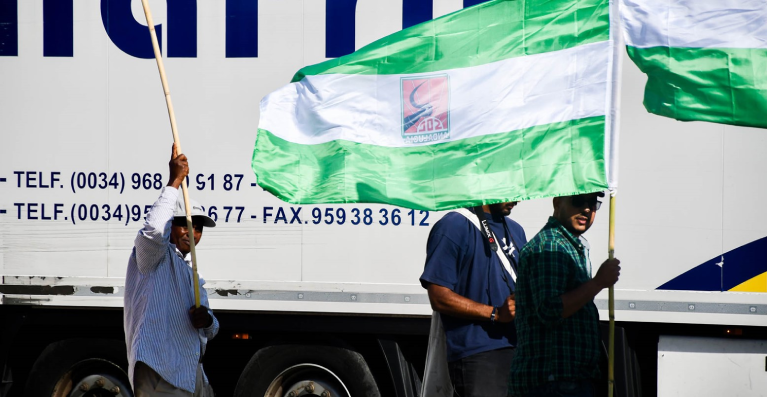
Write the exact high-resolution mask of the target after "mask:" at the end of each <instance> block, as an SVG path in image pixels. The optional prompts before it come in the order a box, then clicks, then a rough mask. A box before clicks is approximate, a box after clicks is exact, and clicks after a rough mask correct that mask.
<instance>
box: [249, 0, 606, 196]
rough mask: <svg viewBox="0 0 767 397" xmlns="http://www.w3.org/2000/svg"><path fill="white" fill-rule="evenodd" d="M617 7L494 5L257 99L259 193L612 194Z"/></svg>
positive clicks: (307, 73) (598, 3) (315, 70)
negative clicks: (606, 189) (263, 191)
mask: <svg viewBox="0 0 767 397" xmlns="http://www.w3.org/2000/svg"><path fill="white" fill-rule="evenodd" d="M612 7H613V4H612V1H608V0H549V1H545V2H543V1H535V2H533V1H525V0H495V1H490V2H487V3H482V4H479V5H476V6H474V7H470V8H466V9H463V10H461V11H458V12H455V13H452V14H449V15H446V16H444V17H441V18H438V19H435V20H432V21H428V22H425V23H422V24H420V25H416V26H413V27H411V28H408V29H405V30H402V31H400V32H397V33H395V34H392V35H390V36H387V37H385V38H383V39H380V40H378V41H376V42H374V43H372V44H370V45H368V46H366V47H363V48H361V49H360V50H358V51H356V52H354V53H352V54H349V55H347V56H344V57H341V58H338V59H332V60H329V61H326V62H323V63H320V64H317V65H312V66H307V67H305V68H303V69H301V70H299V71H298V73H297V74H296V75H295V77H294V78H293V82H292V83H291V84H289V85H287V86H285V87H283V88H280V89H278V90H277V91H275V92H273V93H271V94H269V95H267V96H266V97H265V98H264V99H263V100H262V101H261V119H260V122H259V130H258V137H257V140H256V145H255V151H254V153H253V162H252V166H253V170H254V172H255V173H256V176H257V178H258V184H259V185H260V186H261V187H263V188H264V189H266V190H268V191H269V192H271V193H273V194H274V195H276V196H278V197H279V198H281V199H283V200H285V201H288V202H290V203H296V204H308V203H352V202H365V203H387V204H393V205H398V206H403V207H409V208H415V209H426V210H445V209H451V208H458V207H469V206H475V205H480V204H483V203H493V202H502V201H516V200H525V199H531V198H538V197H550V196H558V195H569V194H576V193H586V192H594V191H600V190H604V189H605V188H608V187H610V188H614V187H615V185H616V183H617V175H616V174H615V172H614V169H615V166H616V163H617V156H616V152H615V147H616V146H617V136H614V135H613V131H615V128H614V127H613V125H614V124H615V121H616V120H615V106H614V105H613V102H614V98H615V97H616V93H615V92H613V91H614V89H615V87H616V84H614V76H615V75H616V73H617V67H618V65H617V60H616V59H617V56H616V53H617V49H616V45H615V43H614V41H613V38H615V37H616V32H615V31H614V30H615V29H614V28H615V27H616V26H618V25H617V24H616V23H611V20H612V21H614V20H615V18H617V16H616V15H615V13H614V12H613V11H612Z"/></svg>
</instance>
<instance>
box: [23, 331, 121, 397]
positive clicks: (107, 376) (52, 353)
mask: <svg viewBox="0 0 767 397" xmlns="http://www.w3.org/2000/svg"><path fill="white" fill-rule="evenodd" d="M127 370H128V361H127V358H126V353H125V345H124V344H123V343H121V342H118V341H113V340H103V339H97V340H93V339H69V340H64V341H60V342H56V343H52V344H50V345H48V347H46V348H45V350H43V352H42V354H40V357H38V358H37V361H35V364H34V365H33V366H32V370H31V371H30V373H29V378H28V380H27V384H26V395H27V396H51V397H133V392H132V390H131V388H130V381H129V380H128V374H127Z"/></svg>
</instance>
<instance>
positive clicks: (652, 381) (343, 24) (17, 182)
mask: <svg viewBox="0 0 767 397" xmlns="http://www.w3.org/2000/svg"><path fill="white" fill-rule="evenodd" d="M479 2H481V0H433V1H432V0H402V1H391V0H225V1H215V2H213V1H198V0H187V1H183V2H182V1H171V0H167V1H161V0H150V4H151V7H152V10H153V14H154V21H155V23H156V26H155V29H156V31H157V33H158V36H159V39H160V46H161V49H162V52H163V57H164V63H165V68H166V71H167V75H168V80H169V85H170V89H171V92H172V95H173V102H174V107H175V113H176V119H177V121H178V126H179V132H180V136H181V142H182V148H183V149H184V153H185V154H186V155H187V156H188V157H189V161H190V175H189V178H188V185H189V193H190V196H191V197H192V198H194V199H195V200H197V201H199V202H201V203H202V204H203V206H205V211H206V212H207V213H208V214H209V215H210V216H211V217H212V218H214V219H215V220H216V222H217V223H218V226H217V227H216V228H214V229H207V230H206V231H205V234H204V238H203V239H202V241H201V243H200V245H199V247H198V250H197V258H198V260H199V266H198V267H199V272H200V275H201V277H202V278H204V279H205V280H206V284H205V288H206V290H207V292H208V295H209V297H210V303H211V307H212V309H213V310H214V311H215V313H216V316H217V317H218V319H219V321H220V323H221V331H220V332H219V334H218V336H217V337H216V338H215V339H213V340H212V341H211V342H210V343H209V345H208V349H207V351H208V353H207V354H206V357H205V368H206V372H207V373H208V375H209V378H210V381H211V384H212V385H213V387H214V389H215V390H216V392H217V394H219V395H222V396H229V395H235V396H259V397H261V396H270V397H273V396H291V397H296V396H322V397H329V396H354V397H358V396H384V397H389V396H396V397H415V396H420V395H421V380H422V378H423V369H424V362H425V356H426V349H427V342H428V333H429V325H430V315H431V313H432V309H431V307H430V305H429V300H428V297H427V295H426V292H425V290H424V289H423V288H422V287H421V285H420V283H419V280H418V279H419V276H420V274H421V272H422V270H423V264H424V259H425V246H426V239H427V237H428V233H429V230H430V229H431V227H432V226H433V225H434V223H435V222H437V221H438V220H439V219H440V218H441V217H442V216H443V215H444V212H430V211H423V210H414V209H408V208H399V207H394V206H390V205H379V204H339V205H293V204H289V203H285V202H282V201H280V200H279V199H277V198H275V197H274V196H272V195H270V194H268V193H267V192H265V191H264V190H263V189H261V188H260V187H259V186H258V184H257V180H256V177H255V175H254V174H253V172H252V170H251V168H250V164H251V159H252V156H253V147H254V141H255V137H256V131H257V126H258V120H259V101H260V99H261V98H262V97H264V96H265V95H266V94H268V93H270V92H272V91H274V90H275V89H277V88H279V87H281V86H283V85H285V84H287V83H288V82H289V81H290V80H291V77H292V76H293V74H294V73H295V72H296V71H297V70H299V69H300V68H301V67H303V66H306V65H310V64H314V63H318V62H321V61H324V60H326V59H331V58H335V57H339V56H342V55H345V54H348V53H351V52H353V51H354V50H355V49H358V48H360V47H362V46H364V45H366V44H368V43H370V42H372V41H374V40H376V39H378V38H381V37H383V36H386V35H388V34H391V33H393V32H396V31H398V30H401V29H404V28H407V27H409V26H413V25H415V24H417V23H420V22H423V21H427V20H429V19H432V18H436V17H439V16H441V15H445V14H447V13H450V12H454V11H457V10H459V9H461V8H464V7H468V6H472V5H474V4H476V3H479ZM760 73H763V72H760ZM645 81H646V77H645V76H644V75H643V74H642V73H641V72H640V71H639V70H638V69H637V68H636V67H635V66H634V65H633V64H632V63H631V61H630V60H629V59H628V57H627V56H625V55H624V60H623V66H622V89H621V95H620V130H621V131H620V142H619V153H620V164H619V168H618V169H619V173H620V184H619V189H618V192H617V196H616V203H617V207H616V257H618V258H619V259H620V260H621V265H622V272H621V278H620V281H619V282H618V284H616V287H615V308H616V314H615V317H616V322H617V323H616V324H617V337H616V395H617V396H656V395H657V396H682V395H684V396H686V395H698V396H708V395H711V396H713V395H726V396H765V395H767V211H764V210H763V207H764V204H763V201H764V197H765V193H767V185H765V182H764V180H765V179H764V176H763V174H764V171H765V170H767V156H765V153H767V134H765V133H763V132H762V131H759V130H758V129H754V128H745V127H735V126H729V125H720V124H712V123H703V122H689V123H683V122H678V121H675V120H672V119H667V118H662V117H658V116H655V115H651V114H648V113H647V112H646V111H645V110H644V107H643V105H642V91H643V88H644V83H645ZM160 87H161V86H160V81H159V78H158V75H157V68H156V65H155V61H154V55H153V53H152V48H151V44H150V42H149V33H148V29H147V26H146V22H145V19H144V14H143V10H142V8H141V2H140V1H139V0H98V1H97V0H89V1H77V2H75V1H71V0H70V1H66V0H23V1H20V0H0V142H2V143H0V324H2V326H0V396H2V397H20V396H30V397H32V396H72V397H74V396H124V397H125V396H132V392H131V390H130V384H129V381H128V377H127V360H126V352H125V342H124V333H123V323H122V307H123V291H124V284H125V283H124V278H125V273H126V267H127V263H128V258H129V255H130V252H131V249H132V246H133V240H134V238H135V236H136V233H137V232H138V230H139V229H140V228H141V227H142V224H143V222H144V219H143V218H144V214H145V213H146V212H147V211H148V209H149V208H150V206H151V204H152V203H153V202H154V201H155V199H156V198H157V197H158V196H159V192H160V189H161V188H162V187H163V186H164V185H165V184H166V182H167V178H168V175H167V165H166V162H167V159H168V153H169V152H170V148H171V143H172V137H171V134H170V128H169V123H168V116H167V110H166V107H165V102H164V101H165V100H164V96H163V92H162V90H161V88H160ZM606 207H607V205H605V206H604V207H603V208H606ZM551 212H552V204H551V199H538V200H530V201H525V202H522V203H520V205H518V206H517V207H516V208H515V209H514V210H513V211H512V213H511V217H512V218H513V219H514V220H516V221H518V222H519V223H520V224H521V225H522V226H523V227H524V228H525V231H526V233H527V235H528V237H532V236H533V235H534V234H535V233H537V232H538V230H540V229H541V228H542V227H543V225H544V224H545V222H546V220H547V217H548V216H549V215H550V214H551ZM607 221H608V217H607V211H606V210H605V209H603V210H602V211H600V212H599V213H598V214H597V220H596V223H595V224H594V226H593V227H592V228H591V230H590V231H589V232H588V233H586V235H585V236H586V237H587V238H588V239H589V241H590V244H591V247H592V248H591V261H592V263H594V266H595V268H594V272H596V266H598V264H599V263H602V262H603V261H604V260H605V259H606V258H607V229H608V228H607ZM596 303H597V306H598V308H599V309H600V318H601V320H602V321H603V322H604V321H605V320H606V319H607V293H606V292H604V293H602V294H600V295H598V296H597V298H596Z"/></svg>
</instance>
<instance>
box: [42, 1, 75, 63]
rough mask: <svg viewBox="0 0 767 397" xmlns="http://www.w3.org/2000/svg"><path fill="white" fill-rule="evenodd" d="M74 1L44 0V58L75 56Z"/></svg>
mask: <svg viewBox="0 0 767 397" xmlns="http://www.w3.org/2000/svg"><path fill="white" fill-rule="evenodd" d="M72 2H73V0H43V56H46V57H71V56H73V55H74V27H73V25H74V23H73V19H74V7H73V4H72Z"/></svg>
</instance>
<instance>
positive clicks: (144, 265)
mask: <svg viewBox="0 0 767 397" xmlns="http://www.w3.org/2000/svg"><path fill="white" fill-rule="evenodd" d="M178 194H179V191H178V189H175V188H173V187H165V188H164V189H163V191H162V194H161V195H160V198H159V199H157V201H156V202H155V203H154V205H153V206H152V209H151V210H150V211H149V213H147V216H146V223H144V227H143V228H142V229H141V230H140V231H139V232H138V235H137V236H136V240H135V245H134V247H133V252H132V253H131V256H130V260H129V261H128V273H127V275H126V278H125V300H124V304H125V305H124V306H125V312H124V317H123V319H124V328H125V344H126V347H127V349H128V363H129V368H128V376H129V378H130V381H131V384H132V383H133V370H134V368H135V366H136V362H138V361H141V362H143V363H145V364H146V365H148V366H149V367H151V368H152V369H153V370H154V371H155V372H157V373H158V374H159V375H160V376H162V378H163V379H165V381H166V382H168V383H170V384H172V385H173V386H175V387H177V388H179V389H184V390H187V391H190V392H192V393H194V388H195V379H196V376H197V365H198V363H199V362H200V356H201V354H204V353H205V346H206V344H207V342H208V339H212V338H213V337H214V336H216V334H217V333H218V328H219V324H218V320H217V319H216V317H215V316H213V313H212V312H211V313H210V314H211V316H213V324H212V325H211V326H210V327H208V328H204V329H199V330H198V329H196V328H194V326H192V321H191V319H190V316H189V308H190V307H192V306H193V305H194V290H193V288H192V286H193V284H192V283H193V277H192V269H191V267H190V264H189V259H188V257H189V255H187V258H182V256H181V253H180V252H179V251H178V250H177V249H176V246H175V245H174V244H172V243H170V230H171V222H172V220H173V210H174V208H175V204H176V200H177V199H178ZM204 284H205V280H203V279H202V278H200V303H201V304H202V305H204V306H206V307H208V306H209V305H208V294H207V293H206V291H205V289H203V288H202V286H203V285H204ZM203 376H204V375H203Z"/></svg>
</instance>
